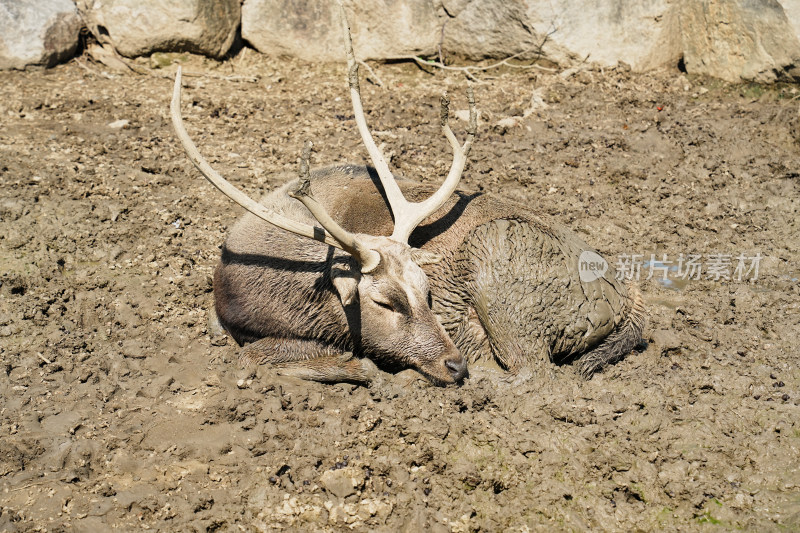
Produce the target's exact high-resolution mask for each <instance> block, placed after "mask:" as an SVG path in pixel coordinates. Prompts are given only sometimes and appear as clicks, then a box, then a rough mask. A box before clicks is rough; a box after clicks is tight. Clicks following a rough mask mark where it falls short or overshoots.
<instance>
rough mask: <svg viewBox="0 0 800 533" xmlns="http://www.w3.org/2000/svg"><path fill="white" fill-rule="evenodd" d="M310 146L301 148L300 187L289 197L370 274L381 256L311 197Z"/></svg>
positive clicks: (309, 144)
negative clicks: (343, 226) (301, 206)
mask: <svg viewBox="0 0 800 533" xmlns="http://www.w3.org/2000/svg"><path fill="white" fill-rule="evenodd" d="M311 146H312V144H311V141H307V142H306V144H305V146H304V147H303V156H302V158H301V161H300V180H301V181H300V187H298V189H297V190H296V191H294V192H290V193H289V196H291V197H292V198H294V199H295V200H299V201H300V202H302V203H303V205H304V206H306V209H308V210H309V212H311V214H312V215H313V216H314V218H316V219H317V222H319V223H320V225H321V226H322V227H323V228H325V230H326V231H327V232H328V233H330V234H331V236H332V237H333V238H334V239H336V241H337V242H339V243H341V248H342V249H343V250H344V251H345V252H347V253H349V254H350V255H352V256H353V257H354V258H355V259H356V261H358V262H359V264H360V265H361V272H363V273H369V272H372V271H373V270H374V269H375V267H377V266H378V264H379V263H380V261H381V255H380V254H379V253H378V252H376V251H375V250H372V249H370V248H368V247H367V246H365V245H363V244H362V243H361V242H359V240H358V239H356V237H355V235H353V234H352V233H350V232H349V231H347V230H345V229H344V228H342V227H341V226H340V225H339V224H337V223H336V221H335V220H333V218H331V216H330V215H329V214H328V212H327V211H326V210H325V208H324V207H322V205H321V204H320V203H319V202H317V200H316V199H315V198H314V197H313V196H312V195H311V182H310V181H309V171H308V160H309V158H310V157H311Z"/></svg>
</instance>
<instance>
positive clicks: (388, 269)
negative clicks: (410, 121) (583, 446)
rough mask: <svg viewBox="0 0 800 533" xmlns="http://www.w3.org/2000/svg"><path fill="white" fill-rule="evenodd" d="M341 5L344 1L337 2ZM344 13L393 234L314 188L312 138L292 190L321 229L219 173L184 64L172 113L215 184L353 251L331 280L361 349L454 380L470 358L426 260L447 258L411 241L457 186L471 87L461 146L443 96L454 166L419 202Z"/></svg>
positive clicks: (472, 127) (358, 116)
mask: <svg viewBox="0 0 800 533" xmlns="http://www.w3.org/2000/svg"><path fill="white" fill-rule="evenodd" d="M339 5H340V7H341V3H340V4H339ZM341 11H342V30H343V33H344V35H345V48H346V53H347V64H348V73H349V76H348V78H349V84H350V96H351V99H352V104H353V111H354V114H355V120H356V124H357V126H358V130H359V132H360V134H361V138H362V140H363V142H364V145H365V147H366V148H367V152H368V153H369V155H370V158H371V160H372V163H373V165H374V166H375V169H376V170H377V173H378V176H379V178H380V181H381V184H382V186H383V188H384V191H385V193H386V197H387V199H388V202H389V207H390V209H391V212H392V215H393V218H394V231H393V233H392V235H391V236H388V237H386V236H374V235H365V234H354V233H350V232H348V231H346V230H345V229H343V228H342V227H341V226H340V225H339V224H338V223H337V222H336V221H335V220H333V219H332V218H331V216H330V215H329V214H328V213H327V211H326V210H325V209H324V207H323V206H322V205H321V204H320V203H319V202H317V201H316V200H315V199H314V197H313V196H312V194H311V192H310V181H309V176H310V175H309V170H308V166H309V165H308V162H309V158H310V150H311V143H306V147H305V149H304V151H303V156H302V158H301V169H300V178H301V179H300V187H299V188H298V189H297V190H296V191H294V192H293V193H291V196H292V197H293V198H296V199H297V200H299V201H300V202H302V203H303V205H305V207H306V208H307V209H308V210H309V212H310V213H311V214H312V215H313V217H314V218H315V219H316V220H317V222H318V223H319V224H320V226H321V228H320V227H315V226H311V225H309V224H305V223H301V222H298V221H295V220H292V219H289V218H287V217H284V216H282V215H280V214H278V213H275V212H273V211H271V210H269V209H267V208H266V207H265V206H263V205H261V204H259V203H258V202H256V201H255V200H253V199H251V198H250V197H248V196H247V195H246V194H244V193H243V192H241V191H240V190H239V189H237V188H236V187H235V186H233V185H232V184H231V183H229V182H228V181H226V180H225V179H224V178H223V177H222V176H220V175H219V174H218V173H217V172H216V171H215V170H214V169H213V168H211V166H210V165H209V164H208V162H207V161H206V160H205V159H204V158H203V156H202V155H200V152H199V151H198V149H197V147H196V146H195V145H194V143H193V142H192V140H191V139H190V138H189V135H188V133H187V132H186V129H185V127H184V125H183V119H182V117H181V112H180V97H181V70H180V68H178V72H177V74H176V76H175V86H174V90H173V97H172V102H171V105H170V113H171V116H172V122H173V126H174V128H175V132H176V134H177V136H178V138H179V139H180V141H181V144H182V146H183V148H184V150H185V151H186V154H187V155H188V157H189V159H190V160H191V161H192V163H193V164H194V165H195V167H197V169H198V170H200V172H201V173H202V174H203V176H205V177H206V178H207V179H208V180H209V181H210V182H211V183H212V184H213V185H214V186H216V187H217V188H218V189H219V190H220V191H222V192H223V193H224V194H225V195H226V196H228V197H229V198H231V199H232V200H234V201H235V202H236V203H238V204H239V205H241V206H242V207H244V208H245V209H247V210H248V211H250V212H251V213H253V214H254V215H256V216H258V217H259V218H261V219H262V220H264V221H266V222H268V223H270V224H272V225H274V226H276V227H278V228H280V229H283V230H286V231H289V232H292V233H294V234H297V235H300V236H303V237H307V238H309V239H314V240H317V241H321V242H323V243H325V244H328V245H330V246H334V247H337V248H339V249H341V250H344V251H345V252H347V253H348V254H349V255H350V257H352V259H353V264H351V265H349V266H350V268H344V269H339V268H335V269H333V270H332V272H331V278H332V281H333V285H334V287H335V289H336V291H337V293H338V295H339V299H340V301H341V303H342V305H343V306H345V308H347V307H348V306H351V305H357V306H358V316H359V320H358V324H359V330H358V331H353V332H352V334H353V337H354V338H355V339H356V340H357V342H358V343H359V345H360V346H361V348H362V350H363V351H364V352H365V353H366V354H369V355H371V356H373V357H375V358H377V359H378V360H381V359H383V360H388V361H390V362H392V363H394V364H401V365H405V366H412V367H414V368H416V369H417V370H418V371H420V372H421V373H423V374H424V375H426V376H427V377H428V378H429V379H431V380H432V381H433V382H435V383H453V382H456V381H459V380H461V379H462V378H463V377H464V376H465V374H466V361H465V360H464V358H463V357H462V356H461V355H460V354H459V353H458V350H457V348H456V347H455V345H454V344H453V342H452V340H451V339H450V337H449V336H448V335H447V333H446V332H445V330H444V328H443V327H442V326H441V324H439V322H438V321H437V319H436V316H435V315H434V313H433V311H432V310H431V308H430V291H429V288H428V279H427V277H426V275H425V273H424V272H423V270H422V268H421V267H422V266H423V265H425V264H431V263H436V262H438V261H441V259H442V258H441V257H440V256H438V255H437V254H434V253H431V252H427V251H424V250H420V249H415V248H412V247H410V246H409V245H408V239H409V236H410V235H411V232H412V231H413V230H414V228H416V227H417V225H419V224H420V223H421V222H422V221H423V220H424V219H425V218H426V217H428V216H429V215H431V214H432V213H433V212H435V211H436V210H437V209H439V208H440V207H441V206H442V205H443V204H444V203H445V202H446V201H447V199H448V198H449V197H450V195H452V193H453V192H454V191H455V188H456V186H457V185H458V182H459V180H460V178H461V174H462V172H463V170H464V166H465V164H466V160H467V154H468V152H469V150H470V147H471V145H472V141H473V139H474V136H475V131H476V129H477V113H476V110H475V102H474V97H473V94H472V91H471V88H470V89H469V90H468V93H467V94H468V99H469V105H470V123H469V129H468V136H467V141H466V142H465V143H464V144H463V145H461V144H459V143H458V141H457V140H456V137H455V135H454V134H453V132H452V130H451V129H450V125H449V105H450V102H449V99H448V98H447V95H446V94H445V95H443V96H442V101H441V124H442V130H443V132H444V135H445V137H446V138H447V140H448V142H449V143H450V145H451V147H452V149H453V153H454V157H453V163H452V166H451V169H450V172H449V174H448V176H447V178H446V179H445V181H444V183H443V184H442V186H441V187H440V189H439V190H438V191H437V192H436V193H434V194H433V195H432V196H431V197H430V198H428V199H427V200H424V201H422V202H418V203H412V202H408V201H407V200H406V199H405V197H404V196H403V194H402V192H401V191H400V187H399V186H398V184H397V182H396V181H395V178H394V176H393V175H392V173H391V172H390V170H389V167H388V165H387V163H386V159H385V158H384V156H383V154H382V153H381V151H380V150H379V149H378V147H377V146H376V144H375V141H374V140H373V138H372V134H371V133H370V131H369V128H368V127H367V124H366V119H365V117H364V111H363V107H362V104H361V90H360V87H359V81H358V62H357V61H356V59H355V55H354V53H353V46H352V42H351V38H350V29H349V27H348V24H347V20H346V17H345V14H344V8H342V9H341Z"/></svg>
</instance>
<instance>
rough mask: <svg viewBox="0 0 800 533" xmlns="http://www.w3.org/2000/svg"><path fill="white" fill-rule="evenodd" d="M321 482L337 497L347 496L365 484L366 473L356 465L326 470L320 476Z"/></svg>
mask: <svg viewBox="0 0 800 533" xmlns="http://www.w3.org/2000/svg"><path fill="white" fill-rule="evenodd" d="M320 482H321V483H322V486H323V487H325V490H326V491H328V492H329V493H331V494H333V495H334V496H336V497H337V498H347V497H348V496H350V495H351V494H355V493H356V492H357V491H358V490H359V489H360V488H361V487H362V486H363V484H364V473H363V471H361V470H360V469H357V468H354V467H347V468H342V469H339V470H326V471H325V472H324V473H323V474H322V476H321V477H320Z"/></svg>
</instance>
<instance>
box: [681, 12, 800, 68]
mask: <svg viewBox="0 0 800 533" xmlns="http://www.w3.org/2000/svg"><path fill="white" fill-rule="evenodd" d="M784 3H785V4H786V5H789V4H791V3H792V2H788V1H786V2H784ZM795 3H797V2H795ZM794 11H795V12H796V11H798V10H797V9H795V10H794ZM798 24H800V21H795V27H793V26H792V24H791V23H790V21H789V18H788V17H787V12H786V11H785V10H784V8H783V7H782V6H781V4H780V3H778V2H777V1H776V0H758V1H751V0H716V1H710V0H703V1H700V2H685V3H684V4H682V7H681V13H680V25H681V31H680V34H681V36H682V37H683V46H682V47H683V53H684V56H683V57H684V63H685V65H686V71H687V72H691V73H692V74H705V75H708V76H714V77H716V78H722V79H724V80H727V81H732V82H736V81H740V80H748V81H749V80H752V81H758V82H773V81H776V80H779V79H790V80H791V79H796V80H800V41H798V38H797V35H796V33H795V28H796V27H797V25H798Z"/></svg>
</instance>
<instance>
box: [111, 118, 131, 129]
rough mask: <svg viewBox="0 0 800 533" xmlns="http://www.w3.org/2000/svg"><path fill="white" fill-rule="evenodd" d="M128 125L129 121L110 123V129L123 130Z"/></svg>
mask: <svg viewBox="0 0 800 533" xmlns="http://www.w3.org/2000/svg"><path fill="white" fill-rule="evenodd" d="M128 124H130V121H129V120H125V119H120V120H115V121H114V122H111V123H109V125H108V127H109V128H111V129H112V130H121V129H123V128H125V127H126V126H127V125H128Z"/></svg>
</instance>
